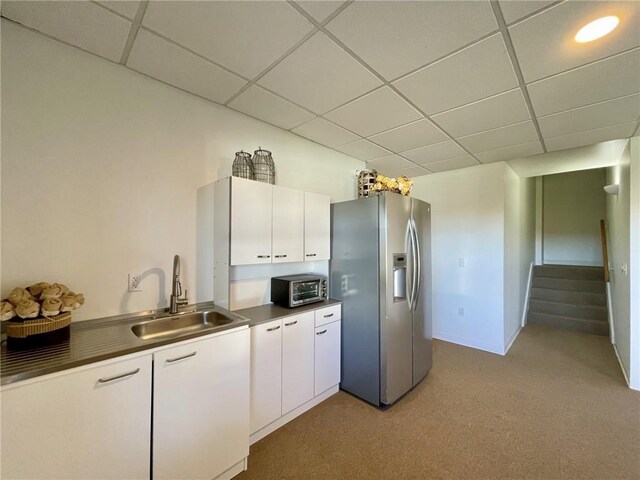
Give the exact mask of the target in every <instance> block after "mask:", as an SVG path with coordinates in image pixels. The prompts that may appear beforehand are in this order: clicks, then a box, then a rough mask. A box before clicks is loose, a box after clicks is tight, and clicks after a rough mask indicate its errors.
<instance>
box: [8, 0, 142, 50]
mask: <svg viewBox="0 0 640 480" xmlns="http://www.w3.org/2000/svg"><path fill="white" fill-rule="evenodd" d="M2 15H3V16H4V17H7V18H9V19H11V20H13V21H15V22H18V23H21V24H23V25H26V26H27V27H30V28H33V29H35V30H38V31H39V32H42V33H46V34H47V35H51V36H52V37H55V38H58V39H60V40H63V41H65V42H67V43H70V44H72V45H75V46H77V47H80V48H82V49H83V50H87V51H89V52H91V53H95V54H96V55H100V56H102V57H105V58H108V59H109V60H113V61H115V62H118V61H120V57H121V56H122V52H123V50H124V46H125V43H126V42H127V37H128V36H129V30H130V29H131V22H129V21H128V20H125V19H124V18H122V17H119V16H118V15H114V14H113V13H111V12H109V11H108V10H105V9H104V8H102V7H100V6H98V5H96V4H94V3H90V2H74V1H57V2H51V1H42V2H40V1H34V2H25V1H6V0H5V1H3V2H2Z"/></svg>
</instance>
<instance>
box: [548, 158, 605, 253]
mask: <svg viewBox="0 0 640 480" xmlns="http://www.w3.org/2000/svg"><path fill="white" fill-rule="evenodd" d="M543 181H544V186H543V191H544V199H543V204H544V207H543V208H544V213H543V242H544V245H543V258H544V263H546V264H558V265H594V266H601V265H602V243H601V239H600V220H601V219H603V218H605V214H606V205H605V193H604V190H603V189H602V187H603V186H604V185H605V182H606V178H605V170H604V169H593V170H583V171H579V172H571V173H562V174H558V175H549V176H545V177H544V180H543Z"/></svg>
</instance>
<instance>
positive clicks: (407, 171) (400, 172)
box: [378, 167, 431, 178]
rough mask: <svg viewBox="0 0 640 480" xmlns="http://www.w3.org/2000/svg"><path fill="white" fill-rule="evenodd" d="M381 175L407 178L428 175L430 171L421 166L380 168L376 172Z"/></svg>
mask: <svg viewBox="0 0 640 480" xmlns="http://www.w3.org/2000/svg"><path fill="white" fill-rule="evenodd" d="M378 173H380V174H382V175H385V176H387V177H391V178H398V177H402V176H404V177H408V178H413V177H420V176H422V175H430V174H431V172H430V171H429V170H427V169H426V168H422V167H411V168H402V169H395V168H392V169H390V170H381V171H380V172H378Z"/></svg>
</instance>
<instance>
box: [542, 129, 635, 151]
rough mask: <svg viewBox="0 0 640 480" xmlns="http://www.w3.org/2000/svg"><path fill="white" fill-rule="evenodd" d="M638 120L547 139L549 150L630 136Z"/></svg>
mask: <svg viewBox="0 0 640 480" xmlns="http://www.w3.org/2000/svg"><path fill="white" fill-rule="evenodd" d="M635 127H636V122H628V123H623V124H621V125H611V126H609V127H604V128H596V129H593V130H587V131H584V132H576V133H571V134H569V135H562V136H559V137H552V138H547V139H545V144H546V145H547V150H549V151H555V150H564V149H566V148H574V147H581V146H583V145H593V144H594V143H599V142H606V141H607V140H616V139H620V138H629V137H630V136H631V135H632V134H633V130H634V128H635Z"/></svg>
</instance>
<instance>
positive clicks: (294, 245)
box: [271, 186, 304, 263]
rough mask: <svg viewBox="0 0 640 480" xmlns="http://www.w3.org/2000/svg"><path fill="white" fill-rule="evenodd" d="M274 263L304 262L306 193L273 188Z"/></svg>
mask: <svg viewBox="0 0 640 480" xmlns="http://www.w3.org/2000/svg"><path fill="white" fill-rule="evenodd" d="M272 225H273V242H272V245H271V252H272V254H273V255H272V258H273V263H284V262H302V261H303V260H304V256H303V252H304V192H302V191H300V190H293V189H291V188H284V187H278V186H274V187H273V221H272Z"/></svg>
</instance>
